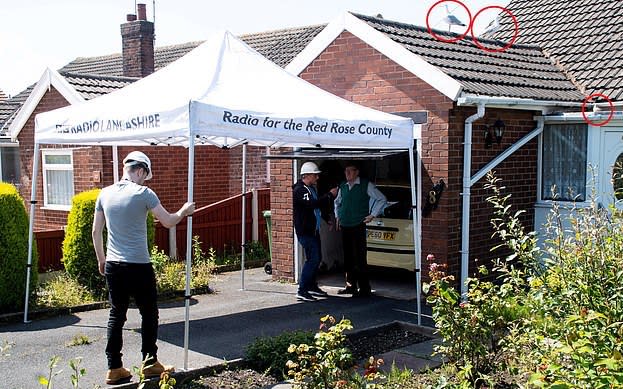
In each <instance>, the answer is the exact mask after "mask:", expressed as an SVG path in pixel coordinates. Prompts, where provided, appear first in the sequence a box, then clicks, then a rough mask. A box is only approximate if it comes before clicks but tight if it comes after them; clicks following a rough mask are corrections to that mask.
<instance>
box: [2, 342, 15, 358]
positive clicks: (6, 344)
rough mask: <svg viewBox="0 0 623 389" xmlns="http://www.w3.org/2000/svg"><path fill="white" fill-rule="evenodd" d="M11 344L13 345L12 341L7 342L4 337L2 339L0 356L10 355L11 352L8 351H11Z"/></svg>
mask: <svg viewBox="0 0 623 389" xmlns="http://www.w3.org/2000/svg"><path fill="white" fill-rule="evenodd" d="M13 346H15V343H13V342H9V341H8V340H6V339H5V340H4V341H2V344H1V345H0V357H8V356H10V355H11V353H10V352H9V351H11V349H12V348H13Z"/></svg>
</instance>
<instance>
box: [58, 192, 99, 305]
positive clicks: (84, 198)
mask: <svg viewBox="0 0 623 389" xmlns="http://www.w3.org/2000/svg"><path fill="white" fill-rule="evenodd" d="M99 192H100V189H93V190H89V191H86V192H82V193H78V194H77V195H75V196H74V197H73V199H72V200H71V211H69V216H68V217H67V229H66V230H65V239H64V240H63V265H64V266H65V270H66V271H67V273H68V274H69V275H70V276H71V277H73V278H75V279H76V280H78V282H79V283H80V284H82V285H84V286H86V287H87V288H89V289H90V290H91V291H93V292H95V293H98V294H101V293H102V291H103V290H104V288H105V286H106V282H105V280H104V277H102V275H101V274H100V273H99V268H98V266H97V257H96V256H95V249H94V248H93V239H92V238H91V230H92V228H93V214H94V213H95V200H96V199H97V195H98V194H99Z"/></svg>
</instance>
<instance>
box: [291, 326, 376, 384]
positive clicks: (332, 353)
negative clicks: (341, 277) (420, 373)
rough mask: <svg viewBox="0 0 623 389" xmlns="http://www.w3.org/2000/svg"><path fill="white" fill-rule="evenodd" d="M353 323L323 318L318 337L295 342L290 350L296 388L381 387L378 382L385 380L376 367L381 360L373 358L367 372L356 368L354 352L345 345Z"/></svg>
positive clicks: (292, 374) (292, 375) (292, 373)
mask: <svg viewBox="0 0 623 389" xmlns="http://www.w3.org/2000/svg"><path fill="white" fill-rule="evenodd" d="M352 328H353V326H352V325H351V323H350V320H348V319H342V320H340V322H339V323H336V320H335V318H333V316H330V315H326V316H323V317H322V318H321V319H320V331H319V332H317V333H316V335H315V336H314V342H313V344H311V345H309V344H306V343H301V344H299V345H296V344H291V345H290V347H288V352H289V353H290V354H293V358H294V359H295V360H292V359H290V360H288V362H287V363H286V367H287V368H288V375H289V376H290V377H292V378H293V380H294V387H296V388H310V389H324V388H361V387H363V388H369V389H372V388H381V387H382V386H381V384H378V383H377V381H380V380H382V379H383V377H382V375H381V374H380V373H378V371H377V370H376V369H377V368H378V366H379V365H380V363H382V362H379V361H378V360H376V359H374V358H372V359H371V360H370V361H369V363H370V365H369V366H368V367H367V369H366V371H365V372H364V375H363V376H361V375H359V373H358V372H357V371H356V369H355V365H354V363H353V356H352V353H351V351H350V350H349V349H348V348H347V347H345V346H344V342H345V340H346V335H344V331H347V330H351V329H352Z"/></svg>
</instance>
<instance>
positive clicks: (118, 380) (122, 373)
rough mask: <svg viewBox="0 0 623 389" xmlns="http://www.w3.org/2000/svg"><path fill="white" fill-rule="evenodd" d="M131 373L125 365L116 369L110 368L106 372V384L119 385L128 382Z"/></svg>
mask: <svg viewBox="0 0 623 389" xmlns="http://www.w3.org/2000/svg"><path fill="white" fill-rule="evenodd" d="M130 378H132V373H130V370H128V369H126V368H125V367H118V368H116V369H110V370H108V372H107V373H106V385H119V384H125V383H126V382H130Z"/></svg>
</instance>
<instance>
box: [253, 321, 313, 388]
mask: <svg viewBox="0 0 623 389" xmlns="http://www.w3.org/2000/svg"><path fill="white" fill-rule="evenodd" d="M313 341H314V334H313V333H312V332H311V331H286V332H284V333H282V334H280V335H277V336H272V337H271V336H268V337H262V338H257V339H255V341H254V342H253V343H251V344H249V345H248V346H247V348H246V350H245V359H246V360H247V361H248V362H249V364H250V366H251V367H252V368H253V369H255V370H256V371H259V372H266V373H268V374H270V375H271V376H273V377H275V378H276V379H278V380H281V379H284V378H286V377H287V376H288V374H287V371H286V362H287V361H288V347H290V345H291V344H301V343H305V344H310V343H312V342H313Z"/></svg>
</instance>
